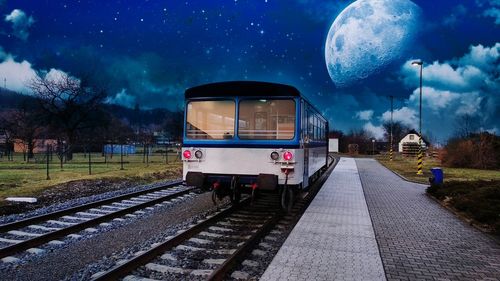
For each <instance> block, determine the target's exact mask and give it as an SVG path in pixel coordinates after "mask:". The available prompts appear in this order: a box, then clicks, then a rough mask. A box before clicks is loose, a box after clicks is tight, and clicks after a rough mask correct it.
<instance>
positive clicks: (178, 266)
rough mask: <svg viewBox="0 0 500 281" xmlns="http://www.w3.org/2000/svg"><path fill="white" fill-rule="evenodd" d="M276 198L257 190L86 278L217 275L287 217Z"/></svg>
mask: <svg viewBox="0 0 500 281" xmlns="http://www.w3.org/2000/svg"><path fill="white" fill-rule="evenodd" d="M332 169H333V167H330V168H329V169H328V170H327V171H326V173H325V174H324V175H323V176H321V177H320V178H319V179H318V180H317V182H316V183H315V184H314V185H313V187H311V189H310V191H309V192H308V193H307V195H305V196H304V197H302V198H300V199H299V200H298V202H297V203H296V205H295V206H294V208H293V211H292V212H294V213H300V212H301V211H303V210H305V208H307V206H308V205H309V203H310V202H311V201H312V199H313V198H314V196H315V195H316V193H317V192H318V191H319V188H320V187H321V186H322V185H323V183H324V182H325V180H326V179H327V178H328V175H329V174H330V172H331V170H332ZM279 200H280V196H278V195H277V194H263V195H262V196H261V197H260V198H259V199H257V200H256V201H254V202H253V203H252V204H250V198H247V199H245V200H243V201H242V202H241V203H240V204H239V205H237V206H232V207H228V208H226V209H223V210H221V211H219V212H218V213H216V214H215V215H213V216H211V217H207V218H206V219H205V220H201V221H199V222H198V223H197V224H196V225H193V226H191V227H190V228H189V229H187V230H183V231H181V232H180V233H178V234H177V235H175V236H172V237H170V238H169V239H168V240H167V241H165V242H163V243H161V244H158V245H156V246H154V247H152V248H150V249H149V250H147V251H144V252H139V253H138V254H137V255H135V257H133V258H131V259H129V260H123V261H121V262H120V263H119V264H117V265H115V266H114V267H113V268H111V269H110V270H108V271H106V272H99V273H96V274H94V275H93V277H92V278H93V279H92V280H93V281H103V280H120V279H122V278H123V280H125V281H154V280H190V279H195V280H205V279H206V280H223V279H225V278H226V277H227V276H228V273H230V272H231V271H232V270H234V268H235V267H236V266H237V265H239V264H241V262H242V261H243V260H244V259H245V257H247V256H248V255H249V254H250V253H252V254H256V255H259V254H261V253H259V250H254V251H252V250H253V249H254V248H255V246H256V245H257V244H259V242H260V241H261V240H262V239H263V238H264V237H265V236H266V235H267V234H269V232H270V231H271V230H272V229H273V228H275V227H276V225H277V223H278V222H280V221H281V220H282V219H283V218H285V217H290V216H292V217H293V215H290V214H288V215H286V214H285V213H283V212H282V211H281V209H280V208H279V207H278V206H279ZM299 218H300V216H299V217H293V219H288V223H293V224H295V223H296V222H297V221H298V219H299ZM249 263H252V261H249ZM243 264H244V263H243Z"/></svg>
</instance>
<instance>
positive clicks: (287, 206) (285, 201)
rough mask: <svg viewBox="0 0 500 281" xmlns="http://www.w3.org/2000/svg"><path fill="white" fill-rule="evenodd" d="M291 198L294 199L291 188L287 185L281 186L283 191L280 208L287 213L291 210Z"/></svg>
mask: <svg viewBox="0 0 500 281" xmlns="http://www.w3.org/2000/svg"><path fill="white" fill-rule="evenodd" d="M293 199H294V195H293V188H292V187H290V186H288V185H285V186H284V187H283V191H282V192H281V208H282V209H283V210H284V211H285V212H287V213H288V212H290V211H291V210H292V206H293Z"/></svg>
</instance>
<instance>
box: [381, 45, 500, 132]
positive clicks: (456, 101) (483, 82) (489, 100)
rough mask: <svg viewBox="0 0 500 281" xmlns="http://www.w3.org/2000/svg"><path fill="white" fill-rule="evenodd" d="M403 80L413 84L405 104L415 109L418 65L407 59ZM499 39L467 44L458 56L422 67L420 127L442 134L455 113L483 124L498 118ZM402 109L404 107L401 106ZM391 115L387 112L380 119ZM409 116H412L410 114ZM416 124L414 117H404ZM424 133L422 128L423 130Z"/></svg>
mask: <svg viewBox="0 0 500 281" xmlns="http://www.w3.org/2000/svg"><path fill="white" fill-rule="evenodd" d="M400 73H401V75H402V78H401V80H402V82H403V83H404V84H405V85H406V86H408V87H411V88H413V91H412V94H411V95H410V96H409V98H408V99H407V100H406V105H405V107H404V108H407V109H408V110H412V111H416V110H418V107H419V102H420V89H419V88H418V85H419V76H420V74H419V68H418V67H414V66H411V61H407V62H406V63H405V64H404V65H403V66H402V68H401V72H400ZM498 73H500V43H496V44H494V45H493V46H491V47H487V46H483V45H476V46H470V47H469V51H468V52H467V53H466V54H464V55H463V56H461V57H459V58H453V59H450V60H448V61H444V62H439V61H434V62H433V63H430V64H425V62H424V68H423V89H422V115H423V116H422V120H423V121H422V122H423V125H422V126H423V128H424V129H428V130H430V131H431V132H439V134H441V135H445V134H451V133H452V132H453V128H454V126H456V124H455V122H456V120H457V117H458V116H460V115H463V114H469V115H473V116H477V118H479V119H480V122H481V123H482V124H484V127H485V128H492V127H494V125H495V124H497V123H498V120H500V110H499V107H500V100H499V99H500V96H499V95H498V93H499V92H500V79H499V77H498ZM402 109H403V108H402ZM389 117H390V115H389V113H388V112H386V113H384V114H383V115H382V120H387V119H388V118H389ZM410 119H412V118H410ZM405 122H406V124H412V126H413V127H414V128H415V126H414V124H415V120H406V121H405ZM424 133H425V130H424Z"/></svg>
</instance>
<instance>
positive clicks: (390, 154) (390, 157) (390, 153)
mask: <svg viewBox="0 0 500 281" xmlns="http://www.w3.org/2000/svg"><path fill="white" fill-rule="evenodd" d="M389 159H390V161H392V146H391V149H390V150H389Z"/></svg>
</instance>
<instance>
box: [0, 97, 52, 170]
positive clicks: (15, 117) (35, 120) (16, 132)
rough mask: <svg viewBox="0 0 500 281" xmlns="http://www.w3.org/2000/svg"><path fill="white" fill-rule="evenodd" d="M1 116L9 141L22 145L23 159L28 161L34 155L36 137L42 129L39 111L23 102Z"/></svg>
mask: <svg viewBox="0 0 500 281" xmlns="http://www.w3.org/2000/svg"><path fill="white" fill-rule="evenodd" d="M2 116H3V117H2V119H3V120H2V123H3V124H4V127H6V131H8V135H9V136H10V138H11V140H10V141H11V142H12V143H16V144H17V145H18V146H19V147H22V149H23V156H24V161H27V162H29V161H30V159H32V158H33V157H34V153H33V151H34V148H35V146H36V141H37V138H38V137H39V136H40V135H41V133H42V131H43V126H42V123H41V122H40V113H39V112H38V111H37V108H36V107H34V106H33V105H31V104H28V103H27V102H23V103H21V104H20V105H19V106H18V108H17V109H12V110H8V111H6V112H4V114H3V115H2Z"/></svg>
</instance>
